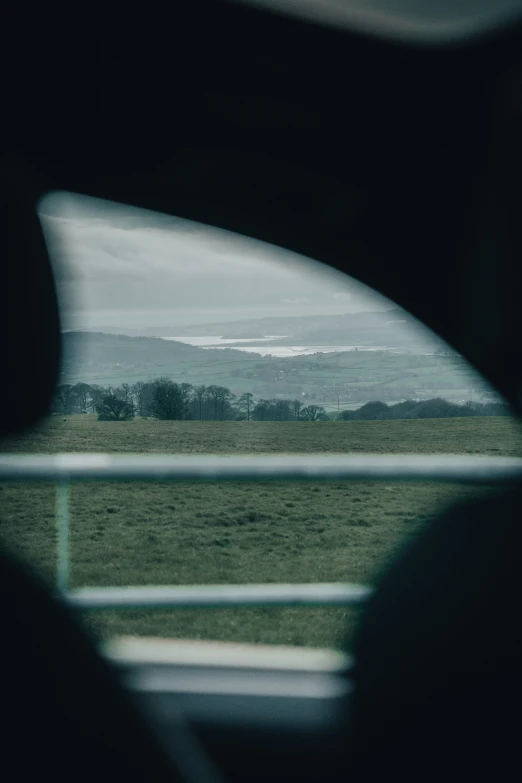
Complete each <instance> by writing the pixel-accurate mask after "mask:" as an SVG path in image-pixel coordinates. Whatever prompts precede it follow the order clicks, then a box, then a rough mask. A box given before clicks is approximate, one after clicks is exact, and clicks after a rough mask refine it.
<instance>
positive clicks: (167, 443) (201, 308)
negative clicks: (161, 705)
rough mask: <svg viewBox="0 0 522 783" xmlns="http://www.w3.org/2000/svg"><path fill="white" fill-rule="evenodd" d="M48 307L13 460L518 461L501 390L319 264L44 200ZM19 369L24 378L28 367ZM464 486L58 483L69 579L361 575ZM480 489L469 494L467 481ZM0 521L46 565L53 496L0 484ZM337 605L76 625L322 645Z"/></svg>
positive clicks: (81, 200)
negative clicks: (53, 301) (50, 341)
mask: <svg viewBox="0 0 522 783" xmlns="http://www.w3.org/2000/svg"><path fill="white" fill-rule="evenodd" d="M39 215H40V219H41V222H42V226H43V229H44V232H45V237H46V241H47V243H48V247H49V250H50V254H51V257H52V261H53V264H54V268H55V274H56V279H57V287H58V295H59V300H60V305H61V310H62V326H63V366H62V375H61V378H60V383H59V385H58V388H57V390H56V394H55V397H54V401H53V404H52V409H51V410H50V411H49V416H48V417H46V418H45V420H44V421H42V422H40V423H39V424H38V425H37V426H36V427H34V428H33V429H32V430H31V431H29V432H26V433H24V434H23V435H20V436H17V437H13V438H11V439H10V441H9V442H8V444H7V445H6V447H5V449H6V450H7V451H10V452H13V453H38V454H56V453H62V452H96V453H100V452H102V453H103V452H109V453H117V454H127V453H134V454H139V455H150V454H158V453H162V454H182V455H198V454H226V455H236V456H237V455H243V454H259V455H262V454H267V455H278V454H279V455H281V454H287V455H288V454H293V455H300V454H312V455H313V454H322V455H324V454H363V453H372V454H384V453H393V454H441V453H442V454H446V453H448V454H486V455H504V456H518V455H519V454H520V451H521V449H520V446H521V438H520V433H519V429H518V425H517V424H516V422H515V420H514V419H513V417H512V415H511V412H510V409H509V407H508V406H507V404H506V403H505V401H504V400H503V399H502V398H500V397H499V396H498V394H496V393H495V391H494V390H493V389H492V388H490V387H489V386H488V384H487V383H486V382H485V381H484V380H483V379H482V378H481V377H480V376H478V375H477V373H476V372H474V371H473V370H472V368H471V367H470V366H469V365H468V364H467V363H466V361H465V360H464V359H463V357H462V356H460V355H458V353H456V352H455V351H454V350H453V349H452V348H451V347H450V346H448V345H446V344H445V343H443V342H442V341H441V340H440V339H438V338H437V337H436V336H435V335H433V334H432V333H430V332H429V331H428V330H427V329H426V328H424V327H423V326H422V325H421V324H420V323H419V322H418V321H416V320H415V319H414V318H413V317H412V316H411V315H409V314H408V313H406V312H404V311H403V310H401V309H400V308H399V307H397V306H396V305H395V304H394V303H393V302H390V301H389V300H387V299H385V298H383V297H382V296H380V295H379V294H377V293H376V292H373V291H371V290H369V289H368V288H366V287H365V286H363V285H362V284H360V283H359V282H357V281H355V280H354V279H351V278H349V277H347V276H346V275H343V274H341V273H339V272H336V271H334V270H331V269H330V268H328V267H326V266H323V265H321V264H320V263H318V262H315V261H310V260H309V259H305V258H302V257H299V256H296V255H295V254H293V253H290V252H289V251H285V250H283V249H281V248H276V247H273V246H270V245H267V244H264V243H261V242H259V241H256V240H253V239H250V238H247V237H240V236H237V235H234V234H231V233H229V232H225V231H222V230H218V229H216V228H212V227H209V226H203V225H200V224H196V223H192V222H189V221H186V220H181V219H176V218H172V217H168V216H164V215H158V214H154V213H150V212H146V211H141V210H137V209H133V208H129V207H123V206H120V205H115V204H108V203H106V202H101V201H97V200H94V199H89V198H86V197H80V196H75V195H72V194H63V193H61V194H52V195H50V196H48V197H47V198H46V199H44V200H43V201H42V202H41V204H40V207H39ZM35 383H37V379H35ZM478 491H479V490H477V489H476V488H473V487H469V486H467V487H466V486H460V485H455V484H452V485H449V484H448V485H445V484H433V483H428V482H427V483H401V484H399V483H393V482H389V483H382V482H380V483H374V482H371V481H364V482H358V483H350V482H347V481H335V482H328V483H325V482H314V481H309V482H305V483H293V482H285V481H280V482H275V483H274V482H262V481H261V482H260V481H258V482H256V483H253V482H246V481H241V482H240V481H238V482H235V483H234V482H233V483H226V484H225V483H209V484H196V483H191V482H185V483H178V484H174V483H169V482H162V481H153V482H143V481H139V482H111V481H105V482H97V483H95V484H92V483H90V484H87V483H74V484H73V485H72V488H71V491H70V535H71V550H70V587H71V588H78V587H85V586H124V585H136V586H143V585H182V584H227V583H230V584H252V583H253V584H255V583H266V582H267V583H288V582H290V583H309V582H328V583H330V582H351V583H356V584H369V585H371V584H374V583H375V581H376V579H377V578H378V575H379V574H380V573H381V572H382V570H383V568H385V566H386V564H387V563H389V562H390V560H391V559H392V558H393V557H394V555H396V553H397V552H398V551H399V550H400V549H401V547H403V546H405V545H407V543H408V542H409V541H411V540H412V539H413V538H415V537H416V536H418V535H419V534H420V533H421V532H422V531H423V530H424V529H425V528H426V526H427V525H429V524H430V522H431V520H432V519H433V518H434V516H435V515H436V514H437V513H438V512H439V511H441V510H442V509H443V508H444V507H445V506H446V505H447V504H449V503H453V502H454V501H456V500H457V499H462V498H466V497H471V496H472V495H475V494H476V493H477V492H478ZM480 491H481V492H486V491H487V490H485V489H482V490H480ZM1 492H2V511H1V536H2V538H3V540H4V541H5V542H6V543H7V545H8V546H9V547H10V548H11V549H12V550H13V551H14V552H15V553H17V554H19V555H21V556H22V557H24V558H26V559H27V560H28V561H29V562H30V563H31V564H32V565H33V567H34V568H35V569H36V570H37V571H38V573H39V574H40V575H41V576H42V578H43V579H44V580H46V581H47V583H48V584H50V585H53V584H54V582H55V580H56V568H57V559H56V549H57V534H56V490H55V487H54V485H52V484H46V483H43V484H34V485H32V484H27V485H9V484H4V485H2V488H1ZM356 619H357V613H356V611H355V610H353V609H339V608H336V609H333V608H326V607H320V608H307V609H302V608H300V609H299V608H287V607H284V608H254V609H252V608H250V609H247V608H241V609H215V610H208V609H202V610H183V611H151V610H145V609H136V610H132V611H126V612H117V611H106V612H104V613H97V614H91V615H89V616H88V618H87V619H86V622H87V623H88V624H89V626H90V627H91V628H92V629H94V631H95V632H97V633H99V634H101V635H103V636H107V635H113V634H121V633H125V634H140V635H160V636H174V637H182V638H189V639H217V640H226V641H241V642H260V643H271V644H272V643H273V644H290V645H308V646H314V647H325V646H334V647H335V646H340V645H342V644H343V642H344V640H345V638H346V633H347V632H348V631H350V629H353V628H354V627H355V623H356Z"/></svg>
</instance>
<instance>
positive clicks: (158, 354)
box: [62, 332, 259, 386]
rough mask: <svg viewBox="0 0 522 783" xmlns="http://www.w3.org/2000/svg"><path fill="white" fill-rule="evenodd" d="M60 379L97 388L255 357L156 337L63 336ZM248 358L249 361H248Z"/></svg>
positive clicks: (76, 333) (85, 334)
mask: <svg viewBox="0 0 522 783" xmlns="http://www.w3.org/2000/svg"><path fill="white" fill-rule="evenodd" d="M62 344H63V365H62V375H63V376H64V377H65V378H66V379H69V380H71V381H75V380H82V381H85V382H86V383H96V384H99V385H101V386H104V385H108V384H117V383H126V382H130V381H132V380H146V379H148V377H149V376H150V377H153V378H157V377H159V376H161V375H169V376H173V375H179V376H180V377H181V376H183V375H186V374H187V373H188V370H189V368H190V367H193V368H194V369H195V368H196V367H197V366H198V365H199V364H201V365H204V366H207V367H208V366H209V365H210V368H209V375H212V371H211V368H212V365H215V364H216V363H217V364H221V363H223V364H227V365H229V364H230V362H233V361H234V360H235V361H240V362H242V363H244V362H245V361H246V362H248V361H249V360H250V361H253V360H255V361H259V356H257V355H256V354H246V353H245V352H242V351H234V350H226V351H222V350H212V349H209V350H208V349H207V350H206V349H203V348H198V347H196V346H192V345H187V344H186V343H180V342H177V341H174V340H162V339H160V338H158V337H129V336H127V335H122V334H105V333H102V332H64V334H63V335H62ZM249 357H250V359H249Z"/></svg>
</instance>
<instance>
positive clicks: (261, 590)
mask: <svg viewBox="0 0 522 783" xmlns="http://www.w3.org/2000/svg"><path fill="white" fill-rule="evenodd" d="M372 592H373V591H372V588H370V587H366V586H364V585H349V584H335V583H334V584H263V585H190V586H185V585H184V586H180V587H177V586H176V587H84V588H82V589H79V590H71V591H69V592H68V593H65V594H63V595H62V596H61V597H62V599H63V600H65V601H66V603H67V604H68V605H69V606H71V607H73V608H75V609H229V608H237V607H256V606H258V607H261V606H263V607H267V606H357V605H359V604H362V603H364V602H365V601H366V600H367V599H368V598H369V597H370V595H371V594H372Z"/></svg>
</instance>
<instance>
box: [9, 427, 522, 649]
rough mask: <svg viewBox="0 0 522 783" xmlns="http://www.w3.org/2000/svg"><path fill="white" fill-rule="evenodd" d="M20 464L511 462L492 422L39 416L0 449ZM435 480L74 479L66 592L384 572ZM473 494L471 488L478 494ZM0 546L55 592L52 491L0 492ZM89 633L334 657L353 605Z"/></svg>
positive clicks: (427, 505) (516, 439) (367, 576)
mask: <svg viewBox="0 0 522 783" xmlns="http://www.w3.org/2000/svg"><path fill="white" fill-rule="evenodd" d="M4 451H11V452H17V453H22V452H25V453H57V452H67V451H69V452H78V451H90V452H101V451H106V452H112V453H121V452H129V453H130V452H134V453H165V452H170V453H190V454H209V453H210V454H212V453H227V454H231V453H233V454H240V453H257V454H274V453H287V454H288V453H294V454H298V453H300V454H304V453H357V452H359V453H362V452H372V453H386V452H397V453H403V454H404V453H406V454H407V453H418V454H420V453H464V454H478V453H481V454H490V455H505V456H520V455H521V454H522V435H521V432H520V429H519V426H518V425H517V424H516V423H515V422H513V421H512V420H510V419H508V418H504V417H499V418H493V417H487V418H478V417H477V418H475V417H473V418H465V419H431V420H415V421H388V422H383V421H375V422H190V421H183V422H175V421H172V422H166V421H150V420H149V421H145V420H141V419H136V420H134V421H130V422H98V421H97V420H96V417H95V416H89V415H83V416H73V417H67V421H66V422H63V421H62V417H52V418H51V419H48V420H46V421H45V422H43V423H42V424H41V425H39V426H38V427H37V428H35V429H33V430H32V431H30V432H27V433H26V434H25V435H23V436H18V437H16V438H13V439H11V440H10V441H9V442H7V443H4ZM478 491H479V490H477V489H473V488H470V487H460V486H450V485H442V484H427V483H422V484H415V483H403V484H374V483H371V482H365V483H357V484H349V483H344V482H332V483H307V484H301V483H289V482H280V483H256V484H249V483H230V484H222V485H219V484H197V485H196V484H190V483H186V484H169V483H165V482H147V483H145V482H139V483H96V484H75V485H73V487H72V491H71V561H72V568H71V585H72V586H73V587H79V586H87V585H89V586H93V585H113V586H116V585H126V584H134V585H151V584H198V583H227V582H233V583H247V582H250V583H254V582H279V581H284V582H320V581H328V582H330V581H352V582H363V583H374V582H375V580H376V579H377V578H378V574H379V572H380V571H381V570H382V569H383V568H385V566H386V563H387V562H389V561H390V559H391V558H392V557H393V556H394V555H395V554H396V553H397V552H398V551H399V550H400V548H401V547H403V546H407V545H408V542H410V541H411V540H412V539H413V538H414V537H415V536H417V535H418V534H419V533H420V532H421V531H422V530H423V529H424V528H425V526H426V525H428V524H429V523H430V520H431V519H432V518H433V516H434V515H435V514H436V513H437V512H438V511H440V510H441V509H443V508H444V506H445V505H446V504H448V503H452V502H455V501H457V500H459V499H464V498H469V497H472V496H473V495H474V494H476V493H477V492H478ZM486 491H487V489H481V490H480V492H486ZM0 499H1V500H0V538H1V539H2V542H3V543H5V544H6V545H7V546H8V547H9V548H10V549H11V550H12V551H14V553H15V554H17V555H19V556H20V557H23V558H25V559H27V560H28V561H29V562H30V563H31V564H32V565H33V567H34V569H35V570H36V571H37V572H38V574H39V575H40V576H41V578H42V579H43V580H45V581H46V582H47V583H49V584H53V581H54V579H55V567H56V532H55V513H54V511H55V492H54V487H53V485H48V484H39V485H36V484H35V485H16V486H15V485H7V484H4V485H1V484H0ZM85 621H86V623H87V625H88V626H89V628H90V629H92V630H93V631H94V632H95V633H96V634H99V635H102V636H107V635H110V634H115V633H118V634H120V633H126V634H145V635H156V634H157V635H161V636H177V637H185V638H190V639H216V640H223V641H245V642H260V643H273V644H291V645H310V646H315V647H318V646H320V647H323V646H333V647H339V646H342V645H343V644H345V643H346V640H347V639H348V638H349V635H350V633H351V632H352V631H353V628H354V626H355V623H356V612H355V611H354V610H342V609H257V610H251V609H241V610H239V609H229V610H212V611H210V610H209V611H202V610H192V611H187V610H178V611H172V612H165V611H162V612H158V611H145V610H140V611H125V612H105V613H96V614H90V615H88V616H86V618H85Z"/></svg>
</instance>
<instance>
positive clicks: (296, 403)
mask: <svg viewBox="0 0 522 783" xmlns="http://www.w3.org/2000/svg"><path fill="white" fill-rule="evenodd" d="M291 407H292V413H293V414H294V419H295V420H296V421H299V419H300V414H301V408H302V407H303V403H302V402H301V400H293V401H292V403H291Z"/></svg>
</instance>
